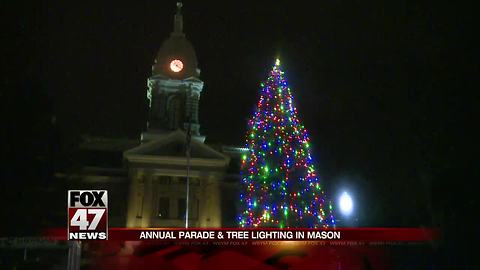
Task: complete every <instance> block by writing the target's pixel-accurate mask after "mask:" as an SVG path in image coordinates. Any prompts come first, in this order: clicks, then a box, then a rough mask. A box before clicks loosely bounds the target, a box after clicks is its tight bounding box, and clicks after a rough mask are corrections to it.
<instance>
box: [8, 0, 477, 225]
mask: <svg viewBox="0 0 480 270" xmlns="http://www.w3.org/2000/svg"><path fill="white" fill-rule="evenodd" d="M5 2H10V1H5ZM100 2H103V1H100ZM215 2H216V1H215ZM228 2H229V4H225V3H223V4H219V3H213V2H212V3H205V2H204V1H185V2H184V9H183V14H184V30H185V32H186V35H187V38H188V39H189V40H190V41H191V42H192V43H193V45H194V47H195V49H196V52H197V57H198V59H199V65H200V68H201V70H202V73H201V79H202V80H203V81H204V82H205V88H204V92H203V94H202V97H201V103H200V122H201V132H202V134H205V135H206V136H207V142H212V143H216V142H221V143H225V144H231V145H238V146H241V145H243V142H244V134H245V132H246V120H247V118H248V117H250V115H251V114H252V112H253V109H254V106H255V104H256V101H257V98H258V95H259V91H260V87H259V83H260V81H262V80H264V79H265V78H266V76H267V73H268V71H269V69H270V68H271V66H272V65H273V63H274V59H275V58H276V57H279V58H280V59H281V61H282V66H283V69H284V71H285V73H286V76H287V79H288V81H289V83H290V86H291V88H292V91H293V95H294V97H295V99H296V106H297V108H298V111H299V113H300V118H301V120H303V123H304V125H305V126H306V128H307V130H309V132H310V135H311V140H312V145H313V149H314V158H316V159H317V161H318V166H319V170H320V175H321V176H322V178H324V180H325V182H326V183H327V184H328V185H330V187H331V190H330V193H332V197H334V196H335V194H336V192H337V189H339V188H342V187H349V188H351V189H353V190H356V192H357V193H358V196H357V197H359V198H358V200H360V201H362V200H363V201H364V203H365V204H364V205H365V206H367V205H374V204H376V203H377V202H378V200H380V197H381V196H384V197H383V198H381V199H382V200H383V201H382V202H385V205H393V206H395V207H396V209H399V210H398V211H400V212H398V211H397V212H396V213H397V214H398V213H399V214H406V215H411V214H412V213H411V212H412V211H411V209H412V208H409V207H418V209H426V208H427V206H426V203H425V201H426V200H427V199H428V197H429V195H428V194H429V189H430V187H429V184H428V183H429V181H430V180H431V179H433V178H434V176H435V175H437V174H438V173H441V172H442V171H444V170H447V169H449V168H452V167H454V168H456V167H457V166H458V165H459V164H460V163H462V162H460V161H459V160H460V158H459V157H460V156H462V155H463V154H461V153H460V148H461V147H462V145H467V146H468V144H467V143H466V141H468V140H469V139H470V138H473V134H471V133H469V132H466V130H465V129H464V127H463V125H462V122H463V119H465V118H466V117H467V115H468V114H469V113H470V109H469V106H468V104H467V103H468V102H472V103H473V102H475V101H478V99H463V98H461V97H460V96H461V94H462V91H461V90H462V89H465V88H466V86H467V84H468V82H466V81H464V80H462V79H461V78H460V75H465V73H466V72H468V71H466V69H465V70H464V69H463V68H464V67H465V66H467V65H470V63H471V61H472V60H471V54H473V45H470V43H469V41H470V39H472V38H471V37H470V36H469V35H467V33H468V32H469V31H470V30H471V29H472V28H473V26H472V24H468V23H467V24H463V23H460V22H457V21H456V20H454V19H450V17H449V16H450V15H451V14H455V13H456V12H457V10H456V9H455V8H454V7H438V8H437V7H431V6H429V5H427V4H424V3H409V4H408V5H407V4H406V3H392V1H384V2H381V1H378V2H370V3H369V2H365V1H348V2H347V1H322V2H318V1H317V2H316V6H311V5H310V4H308V3H307V2H306V1H304V2H301V1H272V2H269V3H270V4H267V3H255V2H252V3H248V4H247V3H246V2H243V1H228ZM262 2H263V1H262ZM276 2H285V3H281V4H279V3H276ZM286 2H288V4H286ZM234 3H236V4H234ZM1 5H2V6H3V7H2V10H3V12H2V13H3V14H2V20H3V27H4V28H6V29H7V30H10V31H6V32H4V33H3V34H2V43H3V44H2V46H1V54H2V55H3V56H4V58H3V60H2V64H3V70H4V72H2V74H1V81H0V83H1V85H2V87H1V92H0V93H1V97H2V102H3V103H4V104H5V106H2V117H4V119H3V123H4V126H5V127H6V128H4V129H3V131H4V132H2V136H4V138H3V139H2V144H3V145H2V148H4V149H5V151H2V152H3V154H5V155H4V157H7V156H9V155H10V156H9V158H8V159H9V160H10V162H11V163H6V164H10V165H9V166H15V165H18V164H21V163H22V162H26V161H25V157H24V156H22V155H20V154H18V152H22V153H27V155H34V154H35V153H37V152H38V153H42V151H44V148H45V147H47V146H48V145H53V146H52V147H53V149H55V150H54V151H64V149H69V146H72V145H74V144H75V142H78V137H79V136H80V135H81V134H91V135H99V136H112V137H130V138H138V137H139V134H140V132H141V131H142V130H143V128H144V126H145V121H146V115H147V114H146V112H147V107H146V106H147V101H146V95H145V93H146V79H147V78H148V77H149V76H150V75H151V65H152V63H153V60H154V57H155V55H156V52H157V50H158V48H159V47H160V46H161V44H162V42H163V40H165V39H166V38H167V37H168V35H169V34H170V32H171V31H172V29H173V15H174V12H175V1H151V2H149V3H142V4H133V3H130V4H128V5H127V4H123V3H121V2H120V1H116V2H110V3H108V4H106V3H98V2H96V1H95V2H92V3H90V4H88V3H85V2H70V1H67V3H63V2H61V3H59V2H53V1H52V2H50V3H47V2H44V3H38V2H36V1H32V3H24V4H22V3H19V2H15V5H13V4H12V3H11V4H6V3H2V4H1ZM457 41H458V42H457ZM460 52H461V53H460ZM452 65H453V67H454V68H453V70H452ZM466 100H467V101H466ZM466 102H467V103H466ZM53 116H54V117H55V122H54V124H52V121H51V120H52V117H53ZM5 123H6V124H5ZM52 130H53V131H52ZM45 145H47V146H45ZM47 148H48V147H47ZM49 149H52V148H49ZM65 151H66V150H65ZM32 159H35V157H33V156H32ZM46 159H47V161H46V162H47V163H49V157H47V158H46ZM27 162H28V161H27ZM422 183H427V184H424V185H423V184H422ZM412 187H415V188H414V190H412ZM415 192H417V193H418V196H416V197H415V196H413V197H412V195H411V194H412V193H415ZM412 198H414V199H412ZM417 199H418V200H417ZM415 200H417V201H415ZM412 201H413V202H412ZM404 206H405V207H404ZM385 207H387V206H385ZM365 208H368V207H365ZM402 211H405V212H402ZM422 211H423V210H419V211H418V213H416V214H414V215H418V216H419V220H418V221H417V222H418V223H422V222H426V221H424V220H423V219H422V218H421V217H422V216H423V213H424V212H422ZM385 212H389V211H385ZM383 218H384V219H385V220H388V217H385V216H383ZM386 223H388V222H386Z"/></svg>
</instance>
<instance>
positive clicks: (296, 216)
mask: <svg viewBox="0 0 480 270" xmlns="http://www.w3.org/2000/svg"><path fill="white" fill-rule="evenodd" d="M261 86H262V92H261V95H260V100H259V101H258V104H257V108H256V111H255V113H254V115H253V117H252V118H251V120H250V121H249V122H248V132H247V139H246V147H247V148H248V152H247V154H245V155H244V156H243V157H242V165H241V175H242V188H241V194H240V201H241V204H240V205H241V212H240V214H239V216H238V220H239V225H240V226H241V227H279V228H292V227H302V228H327V227H330V226H334V225H335V219H334V217H333V214H332V206H331V203H330V202H329V201H328V200H327V198H326V196H325V191H324V189H323V188H322V186H321V183H320V181H319V178H318V175H317V172H316V170H315V166H314V164H313V159H312V156H311V148H310V147H311V146H310V139H309V136H308V134H307V131H306V130H305V128H304V126H303V125H302V124H301V122H300V120H299V118H298V114H297V109H296V108H295V106H294V100H293V96H292V93H291V90H290V88H289V87H288V84H287V81H286V80H285V77H284V73H283V71H281V69H280V61H279V60H278V59H277V61H276V63H275V65H274V67H273V69H272V71H271V72H270V75H269V77H268V79H267V81H266V82H264V83H262V84H261Z"/></svg>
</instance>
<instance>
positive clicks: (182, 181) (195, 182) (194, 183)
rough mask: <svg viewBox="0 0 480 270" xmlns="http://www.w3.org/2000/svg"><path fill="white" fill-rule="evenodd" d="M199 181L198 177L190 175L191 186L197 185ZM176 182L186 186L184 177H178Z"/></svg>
mask: <svg viewBox="0 0 480 270" xmlns="http://www.w3.org/2000/svg"><path fill="white" fill-rule="evenodd" d="M199 182H200V181H199V179H198V178H196V177H190V185H191V186H198V184H199ZM178 183H179V184H180V185H185V186H186V185H187V178H186V177H181V178H179V179H178Z"/></svg>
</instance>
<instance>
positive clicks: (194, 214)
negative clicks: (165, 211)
mask: <svg viewBox="0 0 480 270" xmlns="http://www.w3.org/2000/svg"><path fill="white" fill-rule="evenodd" d="M186 205H187V199H186V198H181V199H178V212H177V218H178V219H185V216H186V214H187V213H186V210H187V208H186ZM198 205H199V201H198V199H190V208H189V213H188V215H189V217H188V219H198Z"/></svg>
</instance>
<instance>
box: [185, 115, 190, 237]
mask: <svg viewBox="0 0 480 270" xmlns="http://www.w3.org/2000/svg"><path fill="white" fill-rule="evenodd" d="M188 129H189V132H190V123H188ZM186 203H187V206H186V208H187V210H186V213H185V228H188V208H189V207H188V206H189V205H190V204H189V203H190V141H187V202H186Z"/></svg>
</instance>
